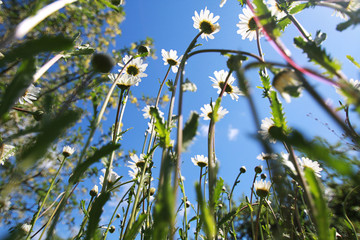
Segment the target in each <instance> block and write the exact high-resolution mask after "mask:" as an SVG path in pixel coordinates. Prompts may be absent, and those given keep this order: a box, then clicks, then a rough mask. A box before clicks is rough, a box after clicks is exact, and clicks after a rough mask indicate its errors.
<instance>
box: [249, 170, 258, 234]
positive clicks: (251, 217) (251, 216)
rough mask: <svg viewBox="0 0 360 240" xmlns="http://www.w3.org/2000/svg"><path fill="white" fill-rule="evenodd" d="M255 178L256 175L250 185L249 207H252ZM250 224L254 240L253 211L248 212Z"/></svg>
mask: <svg viewBox="0 0 360 240" xmlns="http://www.w3.org/2000/svg"><path fill="white" fill-rule="evenodd" d="M256 177H257V173H255V176H254V179H253V182H252V185H251V195H250V205H252V199H253V195H254V183H255V180H256ZM250 222H251V230H252V235H253V239H256V238H255V237H256V236H255V227H254V215H253V211H252V210H251V211H250Z"/></svg>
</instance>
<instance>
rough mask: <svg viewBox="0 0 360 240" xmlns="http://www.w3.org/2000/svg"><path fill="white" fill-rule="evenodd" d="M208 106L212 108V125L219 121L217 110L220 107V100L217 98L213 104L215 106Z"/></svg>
mask: <svg viewBox="0 0 360 240" xmlns="http://www.w3.org/2000/svg"><path fill="white" fill-rule="evenodd" d="M210 106H211V107H212V108H213V111H212V120H213V121H214V123H216V122H217V121H219V114H218V111H219V108H220V106H221V98H217V99H216V102H215V106H212V103H210Z"/></svg>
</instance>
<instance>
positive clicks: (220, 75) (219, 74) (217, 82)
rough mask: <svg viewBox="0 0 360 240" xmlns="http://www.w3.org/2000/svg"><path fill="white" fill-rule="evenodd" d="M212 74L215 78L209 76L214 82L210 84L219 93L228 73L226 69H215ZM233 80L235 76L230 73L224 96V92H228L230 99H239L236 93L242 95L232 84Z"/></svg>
mask: <svg viewBox="0 0 360 240" xmlns="http://www.w3.org/2000/svg"><path fill="white" fill-rule="evenodd" d="M214 75H215V78H213V77H210V79H211V81H212V82H213V83H214V84H212V86H213V87H214V88H216V89H218V91H217V93H218V94H220V92H221V91H222V89H223V88H224V85H225V81H226V78H227V76H228V75H229V73H228V72H227V71H224V70H221V71H215V72H214ZM234 81H235V78H234V77H233V76H232V75H230V76H229V79H228V81H227V85H226V88H225V91H224V96H226V94H229V95H230V97H231V99H232V100H234V99H235V100H236V101H237V100H238V99H239V96H238V95H243V93H242V92H241V91H240V89H239V88H238V87H236V86H233V85H232V84H233V83H234Z"/></svg>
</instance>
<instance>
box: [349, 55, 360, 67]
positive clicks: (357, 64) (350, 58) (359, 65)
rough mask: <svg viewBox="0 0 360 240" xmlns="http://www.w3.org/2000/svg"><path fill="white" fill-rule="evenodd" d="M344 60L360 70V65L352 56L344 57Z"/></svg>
mask: <svg viewBox="0 0 360 240" xmlns="http://www.w3.org/2000/svg"><path fill="white" fill-rule="evenodd" d="M346 58H347V59H349V60H350V62H352V63H353V64H354V65H355V66H356V67H357V68H359V69H360V64H359V63H358V62H357V61H355V59H354V58H353V57H352V56H350V55H346Z"/></svg>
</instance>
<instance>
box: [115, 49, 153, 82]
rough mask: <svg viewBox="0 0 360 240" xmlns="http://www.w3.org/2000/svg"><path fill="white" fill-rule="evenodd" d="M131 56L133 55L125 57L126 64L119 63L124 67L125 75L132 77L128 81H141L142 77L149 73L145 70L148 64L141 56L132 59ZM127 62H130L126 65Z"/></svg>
mask: <svg viewBox="0 0 360 240" xmlns="http://www.w3.org/2000/svg"><path fill="white" fill-rule="evenodd" d="M131 58H132V57H130V56H128V55H126V56H125V57H124V58H123V62H124V64H122V63H118V65H119V66H120V67H123V68H124V70H123V73H122V74H124V75H125V76H127V77H128V78H130V80H128V81H134V82H135V81H137V82H140V81H141V78H142V77H146V76H147V74H146V73H144V72H145V70H146V68H147V66H148V64H147V63H143V60H142V59H141V58H135V59H131ZM130 60H131V61H130ZM126 63H128V64H127V65H126V66H125V64H126ZM119 71H120V70H119Z"/></svg>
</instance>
